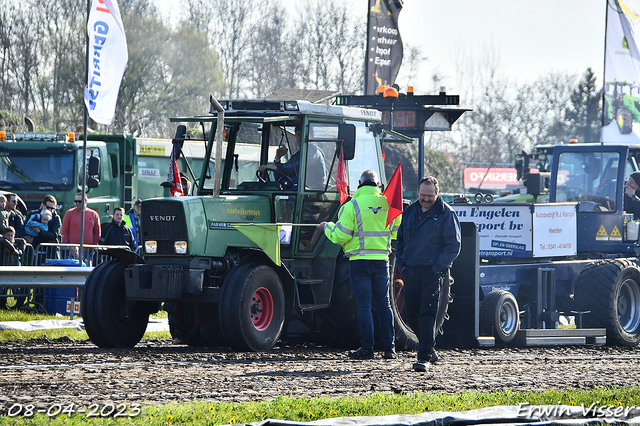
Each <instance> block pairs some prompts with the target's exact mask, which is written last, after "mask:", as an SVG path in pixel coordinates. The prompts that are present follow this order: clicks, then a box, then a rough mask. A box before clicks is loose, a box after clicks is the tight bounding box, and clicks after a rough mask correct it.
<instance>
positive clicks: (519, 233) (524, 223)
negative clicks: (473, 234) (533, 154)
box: [451, 203, 578, 257]
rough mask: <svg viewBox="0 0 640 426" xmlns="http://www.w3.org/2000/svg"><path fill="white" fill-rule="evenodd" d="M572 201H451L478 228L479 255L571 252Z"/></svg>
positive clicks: (573, 232)
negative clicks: (487, 202)
mask: <svg viewBox="0 0 640 426" xmlns="http://www.w3.org/2000/svg"><path fill="white" fill-rule="evenodd" d="M576 205H577V204H576V203H554V204H533V205H512V204H503V205H500V204H452V205H451V206H452V207H453V209H454V210H455V211H456V212H457V213H458V218H459V219H460V222H473V223H475V225H476V227H477V229H478V236H479V240H480V241H479V246H480V257H554V256H572V255H575V254H576V252H577V250H578V243H577V241H578V232H577V218H576Z"/></svg>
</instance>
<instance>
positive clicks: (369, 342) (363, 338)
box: [349, 260, 395, 351]
mask: <svg viewBox="0 0 640 426" xmlns="http://www.w3.org/2000/svg"><path fill="white" fill-rule="evenodd" d="M349 280H350V282H351V290H352V291H353V295H354V296H355V298H356V303H357V305H358V323H359V324H360V343H361V346H362V348H363V349H365V350H367V351H373V344H374V338H373V312H372V307H373V306H375V308H376V312H377V313H378V324H379V325H380V337H381V338H382V343H383V345H384V350H385V351H389V350H391V349H395V331H394V326H393V312H392V311H391V304H390V302H389V261H388V260H351V261H349Z"/></svg>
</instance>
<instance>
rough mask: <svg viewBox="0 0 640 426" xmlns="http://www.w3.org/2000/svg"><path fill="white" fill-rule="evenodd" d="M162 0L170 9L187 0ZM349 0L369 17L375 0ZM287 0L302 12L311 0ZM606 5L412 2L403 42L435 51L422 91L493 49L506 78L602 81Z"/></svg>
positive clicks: (522, 0) (542, 0)
mask: <svg viewBox="0 0 640 426" xmlns="http://www.w3.org/2000/svg"><path fill="white" fill-rule="evenodd" d="M156 1H157V2H158V4H159V5H161V7H162V8H163V9H164V10H167V9H168V6H169V7H171V6H173V7H175V5H176V4H177V3H179V1H180V0H156ZM343 1H345V2H347V3H349V4H350V5H351V8H352V10H353V13H362V15H363V16H366V11H367V4H368V2H367V0H343ZM636 1H638V2H639V3H640V0H636ZM281 3H282V4H284V5H285V6H286V7H287V8H288V9H289V11H290V12H292V13H295V11H296V8H300V7H304V5H305V4H308V3H309V0H281ZM605 9H606V0H535V1H532V0H404V8H403V9H402V11H401V12H400V23H399V27H400V34H401V36H402V39H403V42H404V44H405V46H406V45H413V46H418V47H420V49H421V50H422V53H423V54H424V55H425V56H426V57H428V61H427V62H425V63H424V65H423V66H422V68H421V72H420V75H419V78H418V79H417V81H415V82H414V83H413V84H414V86H415V89H416V93H420V92H422V91H427V90H429V89H430V87H431V82H430V78H431V75H432V74H433V72H438V73H439V74H440V75H443V76H445V77H448V78H446V79H445V80H444V81H443V82H442V84H443V85H445V86H446V88H447V92H448V93H456V90H457V88H456V87H455V82H454V77H455V68H456V66H457V64H459V63H460V60H461V59H460V58H464V60H465V61H467V62H469V61H473V62H474V63H481V61H482V59H483V58H482V57H483V56H484V55H486V54H487V52H491V53H492V55H494V57H497V58H498V60H499V66H498V71H499V75H500V76H501V77H507V78H509V79H512V80H516V81H518V82H522V83H524V82H531V81H533V80H534V79H536V78H537V77H539V76H541V75H543V74H545V73H547V72H550V71H561V72H567V73H573V74H582V73H583V72H584V71H585V70H586V69H587V68H588V67H591V68H592V69H593V70H594V72H595V73H596V75H597V76H598V84H599V85H600V84H601V83H602V80H601V76H602V72H603V60H604V51H603V49H604V27H605ZM174 10H175V9H174ZM363 60H364V52H363ZM421 88H422V89H421Z"/></svg>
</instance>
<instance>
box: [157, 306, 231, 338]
mask: <svg viewBox="0 0 640 426" xmlns="http://www.w3.org/2000/svg"><path fill="white" fill-rule="evenodd" d="M164 306H165V309H166V311H167V313H168V314H169V331H170V332H171V337H173V338H174V340H177V341H178V342H176V343H186V344H187V345H189V346H219V345H221V344H223V340H224V339H223V338H222V335H221V334H220V333H221V332H220V324H219V323H218V321H219V320H218V306H217V305H216V304H213V303H193V302H181V303H165V304H164Z"/></svg>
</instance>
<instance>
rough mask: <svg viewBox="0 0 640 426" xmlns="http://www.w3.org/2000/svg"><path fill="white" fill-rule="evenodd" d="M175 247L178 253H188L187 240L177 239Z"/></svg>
mask: <svg viewBox="0 0 640 426" xmlns="http://www.w3.org/2000/svg"><path fill="white" fill-rule="evenodd" d="M173 247H174V248H175V250H176V254H187V242H186V241H176V242H175V243H174V244H173Z"/></svg>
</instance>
